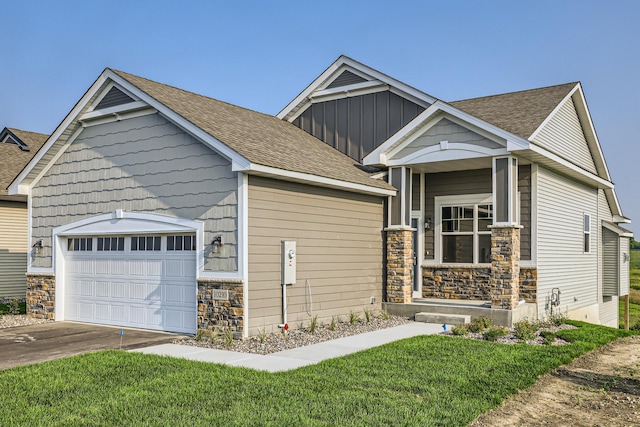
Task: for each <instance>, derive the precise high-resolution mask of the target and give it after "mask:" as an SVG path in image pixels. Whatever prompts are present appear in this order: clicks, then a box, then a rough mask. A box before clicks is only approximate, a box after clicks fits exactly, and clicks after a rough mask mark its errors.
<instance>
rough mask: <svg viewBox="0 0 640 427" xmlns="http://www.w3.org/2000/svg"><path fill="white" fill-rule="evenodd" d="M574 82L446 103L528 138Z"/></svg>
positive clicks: (573, 85)
mask: <svg viewBox="0 0 640 427" xmlns="http://www.w3.org/2000/svg"><path fill="white" fill-rule="evenodd" d="M577 84H578V83H577V82H575V83H565V84H561V85H557V86H548V87H543V88H539V89H531V90H523V91H520V92H510V93H504V94H501V95H493V96H485V97H482V98H473V99H465V100H462V101H455V102H449V103H448V104H449V105H452V106H453V107H455V108H457V109H459V110H462V111H464V112H465V113H469V114H471V115H472V116H475V117H477V118H479V119H482V120H484V121H485V122H488V123H491V124H493V125H496V126H498V127H499V128H501V129H504V130H506V131H508V132H511V133H513V134H516V135H518V136H521V137H523V138H525V139H529V137H530V136H531V135H532V134H533V133H534V132H535V131H536V129H538V127H539V126H540V125H541V124H542V122H543V121H544V120H545V119H546V118H547V117H548V116H549V114H551V112H552V111H553V109H554V108H556V106H558V104H559V103H560V101H562V100H563V99H564V98H565V97H566V96H567V95H568V94H569V92H571V90H572V89H573V88H574V87H575V86H576V85H577Z"/></svg>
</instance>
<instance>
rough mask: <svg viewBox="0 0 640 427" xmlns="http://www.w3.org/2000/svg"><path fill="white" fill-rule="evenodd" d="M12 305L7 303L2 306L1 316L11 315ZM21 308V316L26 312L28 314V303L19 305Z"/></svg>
mask: <svg viewBox="0 0 640 427" xmlns="http://www.w3.org/2000/svg"><path fill="white" fill-rule="evenodd" d="M10 305H11V304H9V303H7V304H0V315H3V314H9V313H10V311H9V310H10V309H9V306H10ZM19 306H20V314H26V312H27V304H26V303H24V302H21V303H20V304H19Z"/></svg>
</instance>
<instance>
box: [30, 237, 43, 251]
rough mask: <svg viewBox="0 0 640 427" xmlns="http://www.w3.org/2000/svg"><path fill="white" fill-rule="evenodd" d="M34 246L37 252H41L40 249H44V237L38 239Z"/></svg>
mask: <svg viewBox="0 0 640 427" xmlns="http://www.w3.org/2000/svg"><path fill="white" fill-rule="evenodd" d="M32 248H33V249H34V250H35V251H36V253H38V252H40V250H41V249H42V239H40V240H38V241H36V242H35V243H34V244H33V246H32Z"/></svg>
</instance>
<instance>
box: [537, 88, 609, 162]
mask: <svg viewBox="0 0 640 427" xmlns="http://www.w3.org/2000/svg"><path fill="white" fill-rule="evenodd" d="M533 142H534V143H535V144H538V145H540V146H541V147H543V148H546V149H547V150H549V151H551V152H553V153H555V154H558V155H559V156H562V157H563V158H565V159H566V160H568V161H570V162H571V163H573V164H575V165H577V166H580V167H581V168H582V169H584V170H587V171H589V172H591V173H597V171H596V166H595V163H594V162H593V157H592V156H591V151H590V150H589V146H588V145H587V141H586V139H585V137H584V132H583V130H582V125H581V124H580V119H579V118H578V114H577V113H576V108H575V105H574V104H573V101H572V100H571V99H569V100H568V101H567V102H566V103H565V104H564V105H562V107H560V109H559V110H558V111H557V114H556V115H555V116H554V117H553V118H551V120H549V122H548V123H547V124H546V125H545V126H544V127H543V128H542V129H541V130H540V132H539V133H538V134H537V135H536V137H535V138H534V139H533Z"/></svg>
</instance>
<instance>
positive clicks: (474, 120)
mask: <svg viewBox="0 0 640 427" xmlns="http://www.w3.org/2000/svg"><path fill="white" fill-rule="evenodd" d="M278 117H280V118H282V119H283V120H287V121H289V122H291V123H293V124H295V125H296V126H298V127H300V128H302V129H304V130H306V131H307V132H309V133H310V134H312V135H314V136H316V137H317V138H319V139H321V140H323V141H325V142H326V143H327V144H328V145H330V146H333V147H334V148H336V149H338V150H339V151H341V152H343V153H345V154H347V155H349V156H351V157H352V158H353V159H355V160H358V161H360V162H362V163H363V165H365V166H373V167H378V168H381V169H384V170H386V171H387V181H388V182H389V183H390V184H392V185H393V186H394V187H395V188H396V189H397V190H398V193H397V195H396V196H393V197H390V198H389V203H388V205H387V209H388V212H387V223H386V224H385V226H386V227H387V228H386V236H387V237H386V245H387V258H386V263H387V283H386V304H385V307H386V308H387V310H389V311H390V312H397V313H404V314H414V313H416V312H440V313H450V312H451V311H455V310H456V309H455V308H452V306H451V305H447V304H442V303H443V302H445V301H444V300H448V301H449V302H451V301H457V302H464V304H463V308H459V307H458V308H457V310H458V311H459V312H462V313H468V314H470V315H473V316H477V315H481V314H485V315H489V316H490V317H492V318H494V320H496V321H498V322H499V323H502V324H512V323H513V322H515V321H517V320H518V319H522V318H529V319H535V318H543V317H547V316H549V315H551V314H557V313H562V314H566V315H568V316H570V317H572V318H575V319H578V320H585V321H588V322H593V323H601V324H604V325H609V326H617V325H618V297H619V296H622V295H627V294H628V291H629V238H630V237H631V236H632V235H631V233H630V232H629V231H628V230H625V229H624V228H623V227H621V226H620V224H625V223H628V222H630V220H629V219H628V218H626V217H624V216H623V214H622V211H621V208H620V204H619V203H618V199H617V197H616V193H615V190H614V185H613V183H612V181H611V177H610V174H609V170H608V168H607V164H606V162H605V159H604V156H603V154H602V150H601V148H600V143H599V141H598V138H597V136H596V132H595V129H594V127H593V123H592V121H591V117H590V115H589V109H588V107H587V103H586V101H585V97H584V93H583V90H582V86H581V84H580V83H568V84H564V85H558V86H552V87H546V88H540V89H533V90H526V91H522V92H515V93H507V94H501V95H495V96H488V97H483V98H476V99H468V100H463V101H457V102H451V103H447V102H443V101H441V100H439V99H436V98H434V97H433V96H430V95H427V94H425V93H422V92H420V91H417V90H415V89H413V88H411V87H408V86H407V85H404V84H403V83H401V82H398V81H396V80H395V79H392V78H390V77H388V76H386V75H384V74H382V73H380V72H378V71H376V70H374V69H372V68H370V67H367V66H365V65H363V64H361V63H358V62H356V61H353V60H352V59H350V58H347V57H341V58H339V59H338V60H337V61H336V62H335V63H333V64H332V65H331V66H330V67H329V68H328V69H327V70H325V71H324V73H322V74H321V75H320V76H319V77H318V78H317V79H316V80H314V81H313V82H312V83H311V84H310V85H309V86H308V87H307V88H306V89H305V90H304V91H303V92H302V93H300V95H299V96H298V97H297V98H296V99H294V100H293V101H292V102H291V103H290V104H289V105H287V106H286V107H285V109H283V110H282V111H281V112H280V113H279V114H278ZM430 300H431V301H430ZM426 303H431V304H432V305H426ZM471 303H476V304H471ZM470 305H473V307H469V306H470ZM487 305H488V306H489V307H490V308H487V307H486V306H487ZM464 306H467V307H466V308H465V307H464Z"/></svg>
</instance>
